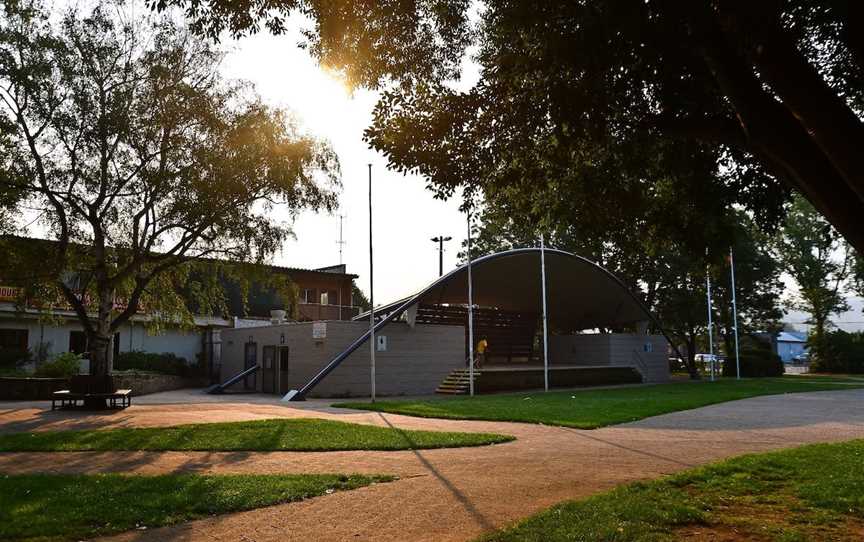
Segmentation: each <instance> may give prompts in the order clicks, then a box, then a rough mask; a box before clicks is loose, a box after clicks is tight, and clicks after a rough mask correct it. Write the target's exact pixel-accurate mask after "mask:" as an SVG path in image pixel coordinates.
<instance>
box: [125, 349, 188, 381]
mask: <svg viewBox="0 0 864 542" xmlns="http://www.w3.org/2000/svg"><path fill="white" fill-rule="evenodd" d="M114 369H115V370H117V371H132V370H137V371H150V372H154V373H161V374H167V375H177V376H189V375H190V374H191V373H192V372H194V367H190V366H189V364H188V363H187V362H186V359H185V358H181V357H179V356H177V355H175V354H173V353H171V352H163V353H161V354H154V353H151V352H142V351H140V350H132V351H131V352H120V354H118V355H117V356H115V357H114Z"/></svg>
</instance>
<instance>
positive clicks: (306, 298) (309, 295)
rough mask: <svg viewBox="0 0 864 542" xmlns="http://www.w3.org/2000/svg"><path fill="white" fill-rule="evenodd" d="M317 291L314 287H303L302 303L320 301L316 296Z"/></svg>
mask: <svg viewBox="0 0 864 542" xmlns="http://www.w3.org/2000/svg"><path fill="white" fill-rule="evenodd" d="M316 293H317V292H316V291H315V289H314V288H303V291H302V292H300V302H301V303H318V300H317V299H316V298H315V294H316Z"/></svg>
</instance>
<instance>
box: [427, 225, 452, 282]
mask: <svg viewBox="0 0 864 542" xmlns="http://www.w3.org/2000/svg"><path fill="white" fill-rule="evenodd" d="M452 239H453V238H452V237H450V236H449V235H448V236H447V237H444V236H443V235H439V236H438V237H433V238H432V242H433V243H438V276H439V277H440V276H441V275H443V274H444V241H451V240H452Z"/></svg>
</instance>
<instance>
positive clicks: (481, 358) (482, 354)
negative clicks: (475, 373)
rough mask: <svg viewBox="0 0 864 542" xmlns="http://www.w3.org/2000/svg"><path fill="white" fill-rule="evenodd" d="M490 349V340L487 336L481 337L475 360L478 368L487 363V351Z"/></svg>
mask: <svg viewBox="0 0 864 542" xmlns="http://www.w3.org/2000/svg"><path fill="white" fill-rule="evenodd" d="M487 350H489V341H487V340H486V336H485V335H484V336H483V338H481V339H480V342H479V343H477V360H476V361H475V362H474V367H477V368H478V369H479V368H480V367H481V366H482V365H483V364H484V363H486V351H487Z"/></svg>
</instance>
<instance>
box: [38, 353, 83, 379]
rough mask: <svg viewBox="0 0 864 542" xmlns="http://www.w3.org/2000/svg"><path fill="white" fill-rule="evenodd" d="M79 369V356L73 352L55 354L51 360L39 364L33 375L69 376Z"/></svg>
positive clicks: (44, 376) (46, 376)
mask: <svg viewBox="0 0 864 542" xmlns="http://www.w3.org/2000/svg"><path fill="white" fill-rule="evenodd" d="M80 370H81V356H79V355H78V354H75V353H74V352H63V353H62V354H57V355H56V356H55V357H54V359H53V360H51V361H50V362H48V363H43V364H42V365H40V366H39V367H38V368H37V369H36V372H35V373H34V376H38V377H42V378H69V377H70V376H74V375H77V374H78V373H79V372H80Z"/></svg>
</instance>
